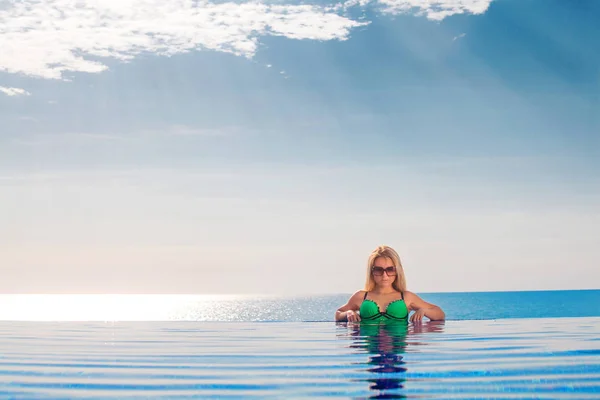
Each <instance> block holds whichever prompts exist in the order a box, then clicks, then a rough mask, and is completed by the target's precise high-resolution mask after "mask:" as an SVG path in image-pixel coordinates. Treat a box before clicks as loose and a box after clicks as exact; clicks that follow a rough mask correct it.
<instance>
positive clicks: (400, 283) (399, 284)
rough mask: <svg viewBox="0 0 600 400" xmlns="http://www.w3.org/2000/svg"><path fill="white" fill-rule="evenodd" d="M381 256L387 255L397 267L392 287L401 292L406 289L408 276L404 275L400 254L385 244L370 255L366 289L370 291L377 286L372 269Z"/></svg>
mask: <svg viewBox="0 0 600 400" xmlns="http://www.w3.org/2000/svg"><path fill="white" fill-rule="evenodd" d="M379 257H385V258H387V259H389V260H391V261H392V263H394V266H395V267H396V279H394V282H392V287H393V288H394V289H396V290H397V291H399V292H404V291H406V277H405V276H404V268H402V262H401V261H400V256H399V255H398V253H396V250H394V249H392V248H391V247H389V246H385V245H381V246H377V248H376V249H375V250H373V251H372V252H371V254H370V255H369V260H368V261H367V281H366V283H365V290H366V291H368V292H369V291H371V290H373V289H374V288H375V281H374V280H373V272H372V270H371V269H372V268H373V265H374V264H375V260H376V259H377V258H379Z"/></svg>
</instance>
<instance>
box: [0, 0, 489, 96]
mask: <svg viewBox="0 0 600 400" xmlns="http://www.w3.org/2000/svg"><path fill="white" fill-rule="evenodd" d="M491 1H492V0H377V1H372V0H350V1H348V2H345V3H343V4H339V3H338V4H335V5H334V4H333V3H332V5H331V6H330V7H327V6H317V5H292V4H287V5H286V4H277V5H275V4H263V3H260V2H247V3H234V2H226V3H211V2H208V1H206V0H90V1H85V2H83V1H79V0H29V1H22V2H12V3H9V4H11V5H9V6H7V7H4V9H0V49H2V57H1V58H0V71H6V72H9V73H18V74H25V75H29V76H33V77H41V78H47V79H66V76H65V72H87V73H99V72H102V71H105V70H106V69H107V68H108V66H107V65H106V64H105V62H104V59H105V58H111V59H116V60H119V61H122V62H127V61H130V60H132V59H133V58H135V57H136V56H137V55H138V54H141V53H155V54H160V55H166V56H169V55H173V54H178V53H185V52H189V51H194V50H200V49H208V50H214V51H222V52H227V53H231V54H235V55H239V56H244V57H248V58H251V57H253V56H254V54H255V53H256V51H257V49H258V48H259V44H260V43H259V38H260V37H261V36H267V35H273V36H285V37H287V38H290V39H309V40H346V39H348V37H349V34H350V31H351V30H352V29H353V28H356V27H359V26H363V25H368V24H369V22H359V21H354V20H352V19H349V18H347V17H345V16H343V15H340V12H343V10H344V9H346V10H347V9H348V8H350V7H356V6H358V7H364V6H367V5H369V4H371V5H374V6H375V7H376V8H380V10H381V11H382V12H385V13H392V14H398V13H414V14H417V15H425V16H427V18H429V19H432V20H441V19H443V18H445V17H447V16H449V15H452V14H462V13H473V14H481V13H483V12H485V11H486V10H487V8H488V6H489V4H490V2H491ZM23 49H26V51H23ZM3 91H4V90H3ZM4 92H5V91H4ZM5 93H6V92H5ZM17 94H20V93H17Z"/></svg>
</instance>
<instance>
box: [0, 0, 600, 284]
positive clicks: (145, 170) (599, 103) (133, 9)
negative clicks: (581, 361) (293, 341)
mask: <svg viewBox="0 0 600 400" xmlns="http://www.w3.org/2000/svg"><path fill="white" fill-rule="evenodd" d="M24 4H25V3H23V2H19V1H17V2H11V3H6V2H0V48H1V49H3V54H2V55H0V126H1V128H0V129H1V130H0V221H2V223H1V224H0V250H1V251H0V254H2V256H0V257H2V258H5V259H4V260H1V262H0V268H1V269H3V270H4V271H3V275H4V276H6V277H7V279H6V280H3V283H2V284H0V291H4V292H34V293H46V292H68V293H72V292H77V293H82V292H118V293H129V292H137V293H140V292H141V293H149V292H150V293H156V292H180V293H256V292H260V293H316V292H319V293H327V292H350V291H353V290H356V289H358V288H360V287H361V286H362V284H363V278H364V273H363V270H364V265H365V261H366V258H367V256H368V253H369V252H370V251H371V250H372V249H373V248H374V247H375V246H376V245H378V244H380V243H386V244H389V245H392V246H393V247H395V248H396V249H397V250H398V251H399V252H400V254H401V256H402V258H403V260H404V262H405V269H406V274H407V278H408V282H409V288H411V289H412V290H414V291H463V290H521V289H560V288H589V287H597V286H598V285H597V284H595V285H594V284H592V282H600V275H599V273H598V272H596V271H595V268H594V267H595V266H596V265H597V264H598V262H599V261H600V253H599V252H598V250H597V243H599V242H600V233H599V232H598V230H597V228H595V227H596V226H597V225H598V224H599V223H600V208H599V206H598V204H600V175H599V171H600V161H598V160H599V155H600V154H599V153H600V139H599V132H600V112H599V111H600V51H599V50H600V48H599V43H600V40H599V39H600V27H598V24H597V23H596V22H597V21H598V18H600V4H598V3H597V2H595V1H592V0H590V1H581V2H576V3H573V2H569V1H567V0H561V1H553V0H544V1H534V0H529V1H516V0H494V1H489V0H463V1H450V0H440V1H437V2H422V1H417V0H390V1H384V2H368V1H365V2H361V3H360V4H359V2H346V3H339V4H337V5H336V4H333V3H325V2H319V3H310V4H311V5H299V4H297V3H289V2H270V3H243V2H240V3H227V2H219V3H203V2H197V1H183V0H181V1H172V2H165V1H161V2H158V1H156V0H130V1H125V2H123V1H121V2H114V4H113V2H102V4H98V5H87V6H86V8H85V9H82V8H78V7H81V6H77V5H76V3H75V2H72V1H69V0H52V1H44V2H41V1H40V2H33V3H31V5H30V6H29V7H25V6H24ZM90 4H91V3H90ZM48 16H50V17H48ZM38 21H41V22H39V23H38Z"/></svg>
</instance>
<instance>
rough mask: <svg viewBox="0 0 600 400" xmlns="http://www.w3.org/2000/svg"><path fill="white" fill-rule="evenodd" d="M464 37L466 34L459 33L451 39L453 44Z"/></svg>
mask: <svg viewBox="0 0 600 400" xmlns="http://www.w3.org/2000/svg"><path fill="white" fill-rule="evenodd" d="M465 36H467V34H466V33H461V34H460V35H457V36H454V39H452V41H453V42H454V41H456V40H458V39H462V38H464V37H465Z"/></svg>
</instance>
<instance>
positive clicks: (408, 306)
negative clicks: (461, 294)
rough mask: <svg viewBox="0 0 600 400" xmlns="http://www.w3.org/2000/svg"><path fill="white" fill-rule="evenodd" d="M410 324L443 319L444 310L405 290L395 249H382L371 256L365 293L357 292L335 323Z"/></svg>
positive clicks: (336, 316) (342, 309) (383, 247)
mask: <svg viewBox="0 0 600 400" xmlns="http://www.w3.org/2000/svg"><path fill="white" fill-rule="evenodd" d="M411 311H414V313H413V314H412V315H411V316H410V321H411V322H418V321H422V320H423V317H427V318H429V319H430V320H444V319H445V318H446V315H445V314H444V311H442V309H441V308H440V307H438V306H436V305H435V304H431V303H428V302H426V301H424V300H423V299H421V298H420V297H419V296H417V295H416V294H414V293H412V292H409V291H408V290H406V278H405V277H404V270H403V268H402V264H401V263H400V257H399V256H398V253H396V251H395V250H394V249H392V248H391V247H388V246H379V247H377V248H376V249H375V250H373V252H372V253H371V255H370V256H369V260H368V263H367V282H366V284H365V290H359V291H358V292H356V293H354V294H353V295H352V297H350V299H349V300H348V302H347V303H346V304H344V305H343V306H342V307H340V308H338V309H337V311H336V312H335V320H336V321H348V322H358V321H381V320H398V321H407V320H408V315H409V313H410V312H411Z"/></svg>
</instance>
